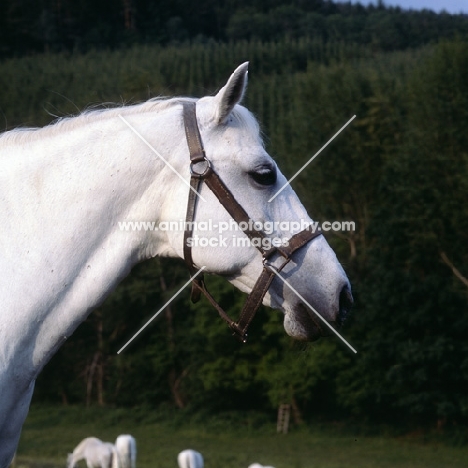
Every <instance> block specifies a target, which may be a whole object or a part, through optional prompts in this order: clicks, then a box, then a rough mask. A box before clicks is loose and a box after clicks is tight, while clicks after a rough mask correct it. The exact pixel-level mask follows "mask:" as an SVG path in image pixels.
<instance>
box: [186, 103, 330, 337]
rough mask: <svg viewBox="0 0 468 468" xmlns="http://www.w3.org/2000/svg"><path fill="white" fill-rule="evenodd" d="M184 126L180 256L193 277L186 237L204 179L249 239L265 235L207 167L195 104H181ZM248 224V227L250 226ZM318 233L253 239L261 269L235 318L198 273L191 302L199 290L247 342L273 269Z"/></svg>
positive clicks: (289, 258) (318, 233)
mask: <svg viewBox="0 0 468 468" xmlns="http://www.w3.org/2000/svg"><path fill="white" fill-rule="evenodd" d="M183 115H184V127H185V135H186V138H187V145H188V148H189V152H190V174H191V176H190V186H191V188H192V189H193V190H190V191H189V197H188V202H187V213H186V217H185V231H184V259H185V263H186V264H187V265H188V268H189V270H190V274H191V275H192V276H193V275H194V274H195V273H197V272H198V271H199V270H198V268H197V267H196V266H195V265H194V263H193V258H192V249H191V246H190V243H189V242H188V239H189V238H190V237H191V236H192V234H193V225H194V223H193V221H194V219H195V209H196V205H197V197H198V195H197V192H198V191H199V188H200V186H201V184H202V183H203V182H204V183H205V184H206V185H207V186H208V188H209V189H210V190H211V191H212V192H213V193H214V194H215V195H216V197H217V198H218V200H219V202H220V203H221V204H222V205H223V206H224V208H225V209H226V211H227V212H228V213H229V214H230V215H231V216H232V218H233V219H234V221H236V223H237V224H240V223H241V222H244V223H247V224H246V225H247V226H249V229H247V230H243V232H244V233H245V234H246V235H247V237H248V238H249V239H250V240H254V239H259V238H260V239H265V238H267V237H268V236H267V235H266V234H265V233H264V232H263V231H260V230H257V229H255V227H254V226H255V223H253V222H252V220H251V218H250V217H249V215H248V214H247V212H246V211H245V210H244V208H242V206H241V205H240V204H239V203H238V202H237V200H236V199H235V198H234V195H233V194H232V193H231V191H230V190H229V189H228V188H227V187H226V185H225V184H224V182H223V181H222V180H221V179H220V178H219V176H218V175H217V174H216V172H215V171H214V170H213V168H212V167H211V164H210V161H209V160H208V159H207V158H206V155H205V150H204V149H203V144H202V141H201V136H200V131H199V129H198V125H197V116H196V103H195V102H184V103H183ZM250 227H252V228H251V229H250ZM319 235H321V232H318V231H317V232H312V230H310V229H304V230H303V231H301V232H299V233H297V234H294V235H293V236H292V237H291V238H290V239H289V241H288V244H287V245H281V247H275V246H273V247H271V248H270V249H267V250H266V249H264V248H263V247H262V246H263V243H262V242H260V243H259V242H254V243H253V245H254V246H255V247H256V248H257V249H258V250H259V251H260V253H261V254H262V257H263V270H262V273H261V274H260V276H259V277H258V279H257V281H256V283H255V285H254V287H253V289H252V291H251V293H250V294H249V295H248V297H247V300H246V302H245V304H244V307H243V308H242V311H241V313H240V316H239V320H238V321H237V322H236V321H234V320H232V319H231V318H230V317H229V316H228V314H227V313H226V312H225V311H224V310H223V309H222V307H221V306H220V305H219V304H218V303H217V302H216V300H215V299H214V298H213V296H212V295H211V294H210V293H209V291H208V290H207V288H206V284H205V280H204V277H203V273H201V274H199V275H198V276H197V277H196V278H194V279H193V280H192V293H191V299H192V302H194V303H195V302H198V300H199V299H200V296H201V293H203V294H204V295H205V296H206V298H207V299H208V301H209V302H210V303H211V304H212V305H213V307H214V308H215V309H216V310H217V311H218V313H219V315H220V316H221V317H222V318H223V319H224V320H225V321H226V322H227V323H228V325H229V328H230V329H231V330H232V331H233V334H234V336H235V337H236V338H237V339H239V340H240V341H242V342H243V343H245V342H246V341H247V329H248V327H249V325H250V322H251V321H252V319H253V318H254V316H255V313H256V312H257V310H258V309H259V307H260V306H261V304H262V301H263V298H264V297H265V294H266V293H267V292H268V289H269V288H270V285H271V282H272V281H273V278H274V277H275V275H276V273H277V272H280V271H281V270H282V269H283V268H284V267H285V266H286V265H287V264H288V263H289V262H290V261H291V259H292V254H293V253H294V252H295V251H296V250H298V249H300V248H301V247H304V246H305V245H306V244H308V243H309V242H310V241H311V240H312V239H314V238H316V237H318V236H319ZM275 255H277V257H276V258H280V257H282V259H283V263H281V265H279V266H278V267H276V266H273V265H272V264H271V262H270V261H271V259H272V257H273V256H275Z"/></svg>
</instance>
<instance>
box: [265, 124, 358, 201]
mask: <svg viewBox="0 0 468 468" xmlns="http://www.w3.org/2000/svg"><path fill="white" fill-rule="evenodd" d="M355 118H356V116H355V115H353V116H352V117H351V118H350V119H349V120H348V121H347V122H346V123H345V124H344V125H343V126H342V127H341V128H340V129H339V130H338V131H337V132H336V133H335V134H334V135H333V136H332V137H331V138H330V139H329V140H328V141H327V142H326V143H325V144H324V145H323V146H322V147H321V148H320V149H319V150H318V151H317V152H316V153H315V154H314V155H313V156H312V157H311V158H310V159H309V160H308V161H307V162H306V163H305V164H304V165H303V166H302V167H301V168H300V169H299V170H298V171H297V172H296V173H295V174H294V175H293V176H292V177H291V178H290V179H289V180H288V181H287V182H286V183H285V184H284V185H283V186H282V187H281V188H280V189H279V190H278V191H277V192H276V193H275V194H274V195H273V196H272V197H271V198H270V199H269V200H268V203H270V202H271V201H273V200H274V199H275V198H276V197H277V196H278V195H279V194H280V193H281V192H282V191H283V190H284V189H285V188H286V187H287V186H288V185H290V184H291V182H292V181H293V180H294V179H295V178H296V177H297V176H298V175H299V174H300V173H301V172H302V171H303V170H304V169H305V168H306V167H307V166H308V165H309V164H310V163H311V162H312V161H313V160H314V159H315V158H316V157H317V156H318V155H319V154H320V153H321V152H322V151H323V150H324V149H325V148H326V147H327V146H328V145H329V144H330V143H331V142H332V141H333V140H334V139H335V138H336V137H337V136H338V135H339V134H340V133H341V132H342V131H343V130H344V129H345V128H346V127H347V126H348V125H349V124H350V123H351V122H352V121H353V120H354V119H355Z"/></svg>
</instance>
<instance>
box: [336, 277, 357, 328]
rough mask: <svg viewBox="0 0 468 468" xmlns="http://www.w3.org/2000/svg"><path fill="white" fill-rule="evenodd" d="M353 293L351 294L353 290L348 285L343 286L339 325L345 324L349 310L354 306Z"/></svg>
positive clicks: (338, 318)
mask: <svg viewBox="0 0 468 468" xmlns="http://www.w3.org/2000/svg"><path fill="white" fill-rule="evenodd" d="M353 302H354V301H353V295H352V294H351V290H350V289H349V287H348V286H343V289H342V290H341V292H340V302H339V311H338V317H337V320H336V322H337V325H338V326H341V325H343V323H344V321H345V320H346V317H347V316H348V314H349V312H350V311H351V307H352V306H353Z"/></svg>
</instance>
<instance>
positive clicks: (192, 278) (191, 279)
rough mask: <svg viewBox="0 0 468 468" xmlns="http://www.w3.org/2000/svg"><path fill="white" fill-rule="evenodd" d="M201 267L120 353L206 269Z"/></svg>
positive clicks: (118, 352)
mask: <svg viewBox="0 0 468 468" xmlns="http://www.w3.org/2000/svg"><path fill="white" fill-rule="evenodd" d="M205 268H206V266H203V267H201V268H200V269H199V270H198V271H197V272H196V273H195V274H194V275H193V276H192V277H191V278H190V279H189V280H188V281H187V282H186V283H185V284H184V285H183V286H182V287H181V288H180V289H179V290H178V291H177V292H176V293H175V294H174V295H173V296H172V297H171V298H170V299H169V300H168V301H167V302H166V303H165V304H164V305H163V306H162V307H161V308H160V309H159V310H158V311H157V312H156V313H155V314H154V315H153V316H152V317H151V318H150V319H149V320H148V321H147V322H146V323H145V324H144V325H143V326H142V327H141V328H140V329H139V330H138V331H137V332H136V333H135V334H134V335H133V336H132V338H131V339H130V340H128V341H127V343H125V344H124V345H123V346H122V347H121V348H120V349H119V350H118V351H117V354H120V353H121V352H122V351H123V350H124V349H125V348H126V347H127V346H128V345H129V344H130V343H131V342H132V341H133V340H134V339H135V338H136V337H137V336H138V335H139V334H140V333H141V332H142V331H143V330H144V329H145V328H146V327H147V326H148V325H149V324H150V323H151V322H152V321H153V320H154V319H155V318H156V317H157V316H158V315H159V314H160V313H161V312H162V311H163V310H164V309H165V308H166V307H167V306H168V305H169V304H170V303H171V302H172V301H173V300H174V299H175V298H176V297H177V296H178V295H179V294H180V293H181V292H182V291H183V290H184V289H185V288H186V287H187V286H188V285H189V284H190V283H191V282H192V281H193V280H194V279H195V278H196V277H197V276H198V275H199V274H200V273H201V272H202V271H203V270H204V269H205Z"/></svg>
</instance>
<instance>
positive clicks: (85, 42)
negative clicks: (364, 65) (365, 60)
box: [0, 0, 468, 57]
mask: <svg viewBox="0 0 468 468" xmlns="http://www.w3.org/2000/svg"><path fill="white" fill-rule="evenodd" d="M467 34H468V19H467V15H450V14H448V13H441V14H436V13H434V12H433V11H430V10H423V11H416V10H402V9H401V8H398V7H396V8H395V7H387V6H385V3H384V2H383V1H379V2H377V5H372V4H371V5H369V6H366V7H364V6H362V5H361V4H359V3H358V4H351V3H334V2H333V1H331V0H290V1H287V2H286V1H284V0H253V1H252V0H250V1H246V0H225V1H223V2H216V1H213V0H198V1H197V2H187V1H185V0H94V1H89V0H79V1H72V0H40V1H37V0H3V1H2V2H1V3H0V57H2V56H3V57H11V56H20V55H25V54H31V53H36V52H49V51H50V52H51V51H54V52H64V51H80V52H86V51H88V50H90V49H96V48H99V49H116V48H120V47H128V46H131V45H135V44H160V45H168V44H181V43H184V42H192V43H193V42H195V43H203V44H206V43H210V42H211V41H214V42H219V41H221V42H232V41H238V40H261V41H277V40H282V39H298V38H303V37H308V38H320V39H321V40H324V41H343V42H348V43H349V42H356V43H359V44H366V45H368V46H369V47H371V48H372V49H373V50H374V51H375V50H383V51H394V50H404V49H407V48H410V47H418V46H422V45H424V44H427V43H430V42H435V41H437V40H440V39H450V38H454V36H460V35H461V36H464V37H466V35H467Z"/></svg>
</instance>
